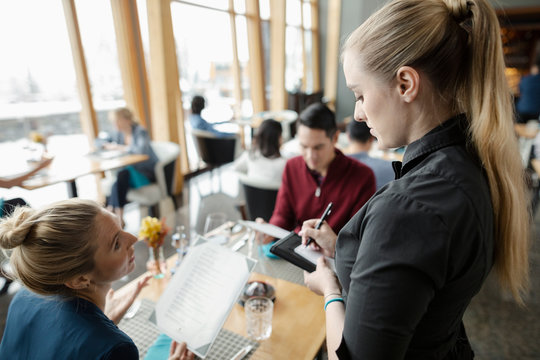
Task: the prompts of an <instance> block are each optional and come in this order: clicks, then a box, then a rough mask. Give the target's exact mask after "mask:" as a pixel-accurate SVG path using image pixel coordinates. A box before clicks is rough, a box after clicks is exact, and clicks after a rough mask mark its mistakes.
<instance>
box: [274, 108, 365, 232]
mask: <svg viewBox="0 0 540 360" xmlns="http://www.w3.org/2000/svg"><path fill="white" fill-rule="evenodd" d="M338 135H339V134H338V131H337V126H336V120H335V115H334V113H333V112H332V111H331V110H330V109H329V108H328V107H326V106H325V105H323V104H321V103H315V104H312V105H310V106H308V107H307V108H306V109H305V110H304V111H302V113H300V116H299V118H298V121H297V135H296V136H297V137H298V142H299V145H300V152H301V155H300V156H297V157H294V158H292V159H290V160H289V161H287V164H286V166H285V170H284V172H283V177H282V182H281V187H280V189H279V192H278V195H277V200H276V205H275V208H274V212H273V214H272V217H271V218H270V221H269V222H270V223H271V224H273V225H276V226H279V227H281V228H283V229H286V230H294V231H295V232H298V231H300V229H301V228H302V223H303V222H304V221H305V220H309V219H316V218H320V217H321V216H322V213H323V212H324V209H325V208H326V206H327V205H328V203H329V202H332V203H333V206H332V212H331V213H330V215H329V216H328V217H327V219H326V221H327V222H328V224H329V225H330V227H331V228H332V230H334V232H335V233H336V234H337V233H338V232H339V230H341V228H342V227H343V226H344V225H345V224H346V223H347V222H348V221H349V219H350V218H351V217H352V216H353V215H354V214H355V213H356V212H357V211H358V210H359V209H360V208H361V207H362V206H363V205H364V203H365V202H366V201H367V200H368V199H369V198H370V197H371V195H373V193H374V192H375V176H374V174H373V171H372V170H371V169H370V168H369V167H367V166H366V165H364V164H361V163H359V162H358V161H356V160H354V159H352V158H349V157H347V156H345V155H343V153H342V152H341V151H339V150H338V149H336V148H335V144H336V142H337V139H338ZM270 240H272V238H270V237H265V239H264V242H268V241H270Z"/></svg>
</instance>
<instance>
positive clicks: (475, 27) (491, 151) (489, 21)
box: [461, 0, 531, 303]
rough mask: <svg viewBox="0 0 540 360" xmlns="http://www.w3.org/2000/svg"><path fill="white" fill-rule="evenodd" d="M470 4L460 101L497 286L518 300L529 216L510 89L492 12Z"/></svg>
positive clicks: (480, 0) (480, 2)
mask: <svg viewBox="0 0 540 360" xmlns="http://www.w3.org/2000/svg"><path fill="white" fill-rule="evenodd" d="M469 3H470V4H471V5H470V7H471V12H472V19H471V30H470V31H471V34H470V47H471V68H470V71H469V74H470V81H469V86H468V87H465V88H464V90H465V91H464V92H463V94H462V98H461V101H463V102H464V103H465V104H466V105H467V109H468V111H467V112H468V114H469V119H470V133H471V138H472V141H473V143H474V144H475V146H476V149H477V152H478V155H479V157H480V159H481V160H482V163H483V166H484V169H485V171H486V174H487V177H488V179H489V185H490V190H491V198H492V202H493V209H494V212H495V224H496V229H495V230H496V233H495V234H496V241H497V244H496V247H495V249H496V252H495V270H496V272H497V274H498V277H499V279H500V281H501V284H502V285H503V287H505V288H507V289H508V290H510V292H511V293H512V294H513V296H514V298H515V299H516V300H517V301H518V302H519V303H522V295H523V294H524V293H525V292H526V291H527V289H528V285H529V284H528V269H529V261H528V251H529V239H530V234H529V232H530V226H531V224H530V215H529V211H528V207H527V203H528V202H527V193H526V185H525V178H524V170H523V167H522V163H521V157H520V155H519V148H518V144H517V140H516V136H515V134H514V129H513V123H514V121H513V116H514V115H513V108H512V99H511V92H510V89H509V88H508V85H507V82H506V79H505V77H504V69H505V65H504V58H503V52H502V44H501V35H500V28H499V26H498V25H499V23H498V20H497V16H496V15H495V12H494V11H493V9H491V7H490V6H489V5H488V4H487V3H486V2H485V1H484V0H474V1H470V2H469Z"/></svg>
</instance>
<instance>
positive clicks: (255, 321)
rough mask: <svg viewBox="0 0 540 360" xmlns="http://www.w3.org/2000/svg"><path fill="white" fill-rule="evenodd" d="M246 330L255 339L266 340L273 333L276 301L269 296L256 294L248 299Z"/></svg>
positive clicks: (246, 304)
mask: <svg viewBox="0 0 540 360" xmlns="http://www.w3.org/2000/svg"><path fill="white" fill-rule="evenodd" d="M244 311H245V313H246V332H247V335H248V337H250V338H251V339H253V340H265V339H268V338H269V337H270V335H271V334H272V315H273V312H274V303H273V302H272V300H270V299H269V298H267V297H262V296H256V297H252V298H249V299H247V300H246V303H245V304H244Z"/></svg>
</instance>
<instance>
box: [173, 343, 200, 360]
mask: <svg viewBox="0 0 540 360" xmlns="http://www.w3.org/2000/svg"><path fill="white" fill-rule="evenodd" d="M194 356H195V355H194V354H193V353H192V352H191V351H189V350H188V349H187V345H186V343H185V342H183V343H180V344H179V343H177V342H176V341H174V340H173V341H172V342H171V348H170V350H169V360H193V358H194Z"/></svg>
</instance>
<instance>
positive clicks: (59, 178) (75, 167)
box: [21, 154, 148, 190]
mask: <svg viewBox="0 0 540 360" xmlns="http://www.w3.org/2000/svg"><path fill="white" fill-rule="evenodd" d="M147 159H148V155H142V154H126V155H122V156H119V157H115V158H112V159H100V158H98V157H93V156H81V157H77V158H73V157H60V156H58V157H55V158H54V160H53V161H52V163H51V165H50V166H49V167H48V168H47V169H46V172H45V173H43V174H41V173H40V174H39V175H38V176H35V177H32V178H30V179H28V180H26V181H25V182H23V184H22V186H21V187H22V188H25V189H27V190H33V189H38V188H41V187H44V186H48V185H53V184H57V183H60V182H66V181H74V180H75V179H77V178H78V177H81V176H84V175H89V174H97V173H100V172H104V171H109V170H114V169H119V168H122V167H124V166H128V165H133V164H136V163H139V162H142V161H145V160H147Z"/></svg>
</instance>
